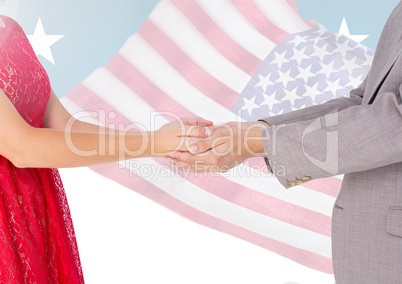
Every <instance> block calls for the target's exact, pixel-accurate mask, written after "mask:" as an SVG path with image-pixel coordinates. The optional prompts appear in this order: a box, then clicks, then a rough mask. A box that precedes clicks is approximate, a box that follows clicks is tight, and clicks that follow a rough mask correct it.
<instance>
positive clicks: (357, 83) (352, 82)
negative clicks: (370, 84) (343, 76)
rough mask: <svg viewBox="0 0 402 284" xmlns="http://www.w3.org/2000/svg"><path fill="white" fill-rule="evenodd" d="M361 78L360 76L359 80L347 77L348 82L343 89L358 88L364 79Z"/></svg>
mask: <svg viewBox="0 0 402 284" xmlns="http://www.w3.org/2000/svg"><path fill="white" fill-rule="evenodd" d="M363 77H364V75H361V76H360V78H359V77H357V78H355V77H349V80H350V82H349V84H347V85H346V86H345V87H352V88H353V89H354V88H357V87H359V86H360V84H361V83H362V81H363V79H364V78H363Z"/></svg>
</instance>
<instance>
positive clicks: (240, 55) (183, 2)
mask: <svg viewBox="0 0 402 284" xmlns="http://www.w3.org/2000/svg"><path fill="white" fill-rule="evenodd" d="M171 2H172V3H173V4H174V5H175V6H176V7H177V8H178V9H179V10H180V11H181V12H182V13H183V15H185V16H186V17H187V18H188V19H189V20H190V21H191V23H192V24H193V25H194V27H196V28H197V30H198V31H199V32H200V33H201V34H202V35H203V36H204V37H205V38H206V39H207V40H208V41H209V42H210V43H211V44H212V45H213V46H214V47H215V48H216V49H217V50H219V51H220V53H221V54H222V55H223V56H225V57H226V58H227V59H229V60H230V61H231V62H232V63H233V64H235V65H236V66H238V67H239V68H240V69H242V70H243V71H244V72H246V73H248V74H249V75H253V74H254V72H255V71H256V69H257V68H258V66H259V65H260V63H261V61H260V60H259V59H258V58H257V57H255V56H254V55H252V54H251V53H249V52H248V51H247V50H246V49H244V48H243V47H242V46H240V45H239V44H237V43H236V42H235V41H234V40H232V39H231V38H230V37H229V36H228V35H227V34H226V33H225V32H224V31H223V30H222V29H221V28H220V27H219V26H217V25H216V23H215V22H214V21H213V20H212V19H211V18H210V17H209V15H208V14H207V13H206V12H205V11H204V10H203V9H202V8H201V6H200V5H199V4H198V3H197V2H196V1H188V0H171Z"/></svg>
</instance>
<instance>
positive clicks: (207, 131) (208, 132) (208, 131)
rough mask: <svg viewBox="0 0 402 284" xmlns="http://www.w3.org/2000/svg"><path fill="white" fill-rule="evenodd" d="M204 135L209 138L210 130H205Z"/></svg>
mask: <svg viewBox="0 0 402 284" xmlns="http://www.w3.org/2000/svg"><path fill="white" fill-rule="evenodd" d="M205 135H206V136H207V137H209V136H211V135H212V131H211V129H209V128H205Z"/></svg>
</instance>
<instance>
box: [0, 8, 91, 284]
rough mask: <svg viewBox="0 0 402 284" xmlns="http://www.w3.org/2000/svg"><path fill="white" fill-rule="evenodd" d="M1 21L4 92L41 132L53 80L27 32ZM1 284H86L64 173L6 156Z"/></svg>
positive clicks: (0, 165)
mask: <svg viewBox="0 0 402 284" xmlns="http://www.w3.org/2000/svg"><path fill="white" fill-rule="evenodd" d="M0 18H1V19H2V23H3V24H2V25H1V27H0V89H2V90H3V91H4V92H5V94H6V95H7V96H8V98H9V99H10V101H11V102H12V103H13V104H14V106H15V108H16V109H17V110H18V112H19V113H20V115H21V117H23V118H24V120H25V121H26V122H28V123H29V124H30V125H32V126H34V127H41V126H42V119H43V115H44V111H45V107H46V104H47V102H48V99H49V96H50V84H49V79H48V76H47V74H46V72H45V70H44V69H43V67H42V66H41V64H40V63H39V61H38V60H37V58H36V56H35V53H34V51H33V50H32V47H31V45H30V44H29V42H28V39H27V37H26V35H25V34H24V32H23V31H22V29H21V27H20V26H19V25H18V24H17V23H16V22H15V21H13V20H12V19H10V18H8V17H5V16H1V17H0ZM2 123H7V121H3V122H2ZM0 283H2V284H3V283H18V284H21V283H37V284H40V283H84V280H83V274H82V270H81V264H80V259H79V254H78V248H77V243H76V240H75V234H74V229H73V224H72V221H71V216H70V211H69V207H68V204H67V199H66V195H65V193H64V189H63V185H62V183H61V180H60V176H59V173H58V171H57V170H56V169H30V168H24V169H20V168H17V167H15V166H14V165H13V164H12V163H11V162H10V161H8V160H7V159H6V158H4V157H2V156H0Z"/></svg>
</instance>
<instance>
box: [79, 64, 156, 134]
mask: <svg viewBox="0 0 402 284" xmlns="http://www.w3.org/2000/svg"><path fill="white" fill-rule="evenodd" d="M82 84H83V85H84V86H85V87H86V88H88V89H89V90H90V91H91V92H92V93H94V94H95V95H96V96H98V97H99V98H101V99H102V100H104V101H105V102H107V103H108V104H109V105H111V106H112V107H113V108H114V109H116V110H117V111H118V112H119V113H121V114H123V115H124V116H125V117H126V118H127V119H128V120H130V121H132V122H135V123H136V124H137V125H138V126H139V127H143V128H144V129H147V130H151V124H150V122H151V115H152V114H155V113H156V112H155V110H154V109H153V108H152V107H151V106H150V105H148V104H147V103H146V102H144V101H143V100H142V99H140V98H139V96H138V95H137V94H136V93H134V92H133V91H132V90H131V89H130V88H129V87H128V86H127V85H125V84H123V82H121V81H120V80H119V79H118V78H117V77H116V76H114V75H113V74H112V73H110V72H109V71H108V70H107V69H105V68H103V67H101V68H98V69H96V70H95V71H94V72H93V73H92V74H91V76H89V77H88V78H87V79H85V80H84V81H83V82H82ZM139 111H140V112H141V114H142V115H137V114H136V113H137V112H139ZM161 125H162V123H160V124H158V125H156V126H157V127H159V126H161Z"/></svg>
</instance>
